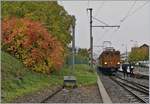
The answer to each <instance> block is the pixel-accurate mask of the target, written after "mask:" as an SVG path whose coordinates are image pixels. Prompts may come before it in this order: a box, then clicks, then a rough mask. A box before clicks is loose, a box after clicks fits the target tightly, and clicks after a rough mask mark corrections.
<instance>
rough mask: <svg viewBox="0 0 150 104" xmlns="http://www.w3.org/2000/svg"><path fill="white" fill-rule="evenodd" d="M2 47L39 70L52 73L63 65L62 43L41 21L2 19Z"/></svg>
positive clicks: (27, 64)
mask: <svg viewBox="0 0 150 104" xmlns="http://www.w3.org/2000/svg"><path fill="white" fill-rule="evenodd" d="M2 49H3V50H5V51H7V52H9V53H10V54H12V55H14V56H15V57H17V58H19V59H20V60H22V62H23V63H24V64H25V65H26V66H27V67H30V68H31V69H32V70H35V71H37V72H42V73H50V72H51V71H53V70H57V69H60V68H61V66H62V65H63V57H64V49H63V46H62V45H61V43H60V42H59V41H58V40H57V39H56V38H55V37H54V36H52V35H51V34H49V32H48V31H47V30H46V29H45V28H44V27H43V26H42V24H41V23H40V22H37V21H33V20H30V19H27V18H21V19H17V18H11V19H3V20H2Z"/></svg>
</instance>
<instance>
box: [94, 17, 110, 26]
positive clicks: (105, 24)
mask: <svg viewBox="0 0 150 104" xmlns="http://www.w3.org/2000/svg"><path fill="white" fill-rule="evenodd" d="M92 18H93V19H95V20H97V21H98V22H100V23H102V24H104V25H106V26H109V24H107V23H106V22H104V21H102V20H100V19H98V18H95V17H93V16H92Z"/></svg>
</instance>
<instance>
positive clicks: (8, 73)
mask: <svg viewBox="0 0 150 104" xmlns="http://www.w3.org/2000/svg"><path fill="white" fill-rule="evenodd" d="M1 72H2V73H1V75H2V77H1V88H2V89H1V91H2V102H11V101H12V100H13V99H15V98H16V97H18V96H22V95H24V94H27V93H32V92H36V91H38V90H41V89H44V88H46V87H52V86H57V85H62V84H63V76H65V75H70V73H72V74H73V75H74V76H76V78H77V83H78V85H80V86H85V85H92V84H95V83H96V75H95V73H94V72H91V71H89V66H88V65H83V64H80V65H75V70H74V71H72V70H71V66H70V67H64V68H63V69H62V70H61V71H59V72H54V73H52V74H51V75H45V74H40V73H35V72H32V71H31V70H30V69H27V68H26V67H24V65H23V64H22V63H21V62H20V61H19V60H17V59H16V58H14V57H12V56H11V55H9V54H8V53H5V52H1Z"/></svg>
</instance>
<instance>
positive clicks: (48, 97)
mask: <svg viewBox="0 0 150 104" xmlns="http://www.w3.org/2000/svg"><path fill="white" fill-rule="evenodd" d="M62 89H63V87H60V88H58V89H57V90H56V91H55V92H54V93H52V94H50V95H49V96H47V97H46V98H44V99H43V100H42V101H41V102H40V103H45V102H46V101H47V100H48V99H50V98H52V97H53V96H54V95H56V94H57V93H58V92H60V91H62Z"/></svg>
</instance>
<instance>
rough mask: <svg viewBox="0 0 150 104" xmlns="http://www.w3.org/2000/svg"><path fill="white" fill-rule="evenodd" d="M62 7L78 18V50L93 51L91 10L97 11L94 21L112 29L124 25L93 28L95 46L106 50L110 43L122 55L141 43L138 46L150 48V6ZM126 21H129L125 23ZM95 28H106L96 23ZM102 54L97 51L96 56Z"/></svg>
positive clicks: (129, 3)
mask: <svg viewBox="0 0 150 104" xmlns="http://www.w3.org/2000/svg"><path fill="white" fill-rule="evenodd" d="M145 2H146V3H145ZM59 4H60V5H62V6H64V8H65V9H66V10H67V12H68V13H69V14H71V15H75V17H76V31H75V33H76V46H77V47H81V48H89V47H90V34H89V33H90V32H89V13H88V12H87V11H86V9H87V8H88V7H91V8H93V17H96V18H98V19H100V20H102V21H104V22H105V23H107V24H109V25H120V29H117V28H104V29H103V28H100V27H96V28H93V38H94V45H100V46H102V43H103V41H108V40H109V41H111V42H112V46H113V47H114V48H115V49H117V50H120V51H121V52H123V51H125V45H126V44H127V48H128V50H129V51H130V49H131V46H134V45H135V44H137V43H138V46H140V45H142V44H144V43H146V44H148V45H150V2H147V1H59ZM143 5H144V6H143ZM123 18H125V20H124V21H123V22H121V20H122V19H123ZM120 23H121V24H120ZM93 25H104V24H102V23H100V22H98V21H96V20H93ZM130 40H134V41H130ZM135 41H137V42H135ZM122 44H124V45H122ZM99 51H101V48H96V47H94V52H96V53H98V52H99Z"/></svg>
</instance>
